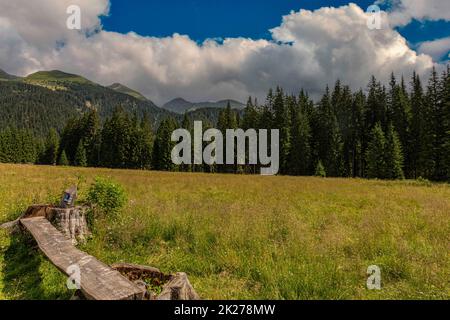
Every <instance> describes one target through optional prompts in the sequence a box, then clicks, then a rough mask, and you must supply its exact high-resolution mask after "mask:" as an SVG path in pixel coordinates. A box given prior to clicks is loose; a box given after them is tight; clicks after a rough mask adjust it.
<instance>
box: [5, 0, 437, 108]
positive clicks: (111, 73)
mask: <svg viewBox="0 0 450 320" xmlns="http://www.w3.org/2000/svg"><path fill="white" fill-rule="evenodd" d="M69 4H79V5H80V7H81V9H82V25H83V28H84V31H83V32H78V31H73V30H68V29H67V28H66V19H67V14H66V8H67V6H68V5H69ZM108 10H109V2H108V1H107V0H78V1H75V0H70V1H69V0H67V1H66V0H34V1H29V0H14V1H10V0H0V68H2V69H5V70H6V71H8V72H11V73H17V74H20V75H25V74H27V73H29V72H32V71H37V70H42V69H47V70H49V69H61V70H64V71H67V72H73V73H78V74H82V75H84V76H86V77H87V78H89V79H92V80H94V81H97V82H99V83H101V84H104V85H107V84H111V83H113V82H121V83H123V84H125V85H127V86H129V87H131V88H134V89H136V90H139V91H141V92H142V93H143V94H145V95H146V96H148V97H149V98H151V99H152V100H154V101H155V102H157V103H159V104H161V103H164V102H166V101H167V100H169V99H171V98H175V97H178V96H181V97H184V98H186V99H189V100H192V101H203V100H219V99H224V98H233V99H239V100H242V101H245V100H246V97H248V96H249V95H252V96H257V97H258V98H260V99H262V98H263V97H264V95H265V93H266V92H267V90H268V89H269V88H270V87H274V86H276V85H281V86H283V87H284V88H286V89H287V90H288V91H290V92H292V93H297V92H298V90H299V89H300V88H301V87H303V88H305V89H307V90H309V91H310V93H311V94H315V93H319V92H322V91H323V88H324V86H325V85H326V84H330V85H332V84H333V83H334V81H335V80H336V79H337V78H340V79H341V80H342V81H343V82H345V83H348V84H350V85H351V86H352V87H353V88H355V89H357V88H360V87H365V86H366V83H367V82H368V80H369V78H370V75H371V74H374V75H375V76H377V77H379V78H380V79H382V80H387V77H388V76H389V74H390V72H391V71H394V72H395V73H396V74H398V75H401V74H405V76H409V74H410V72H412V70H413V69H415V70H416V71H417V72H418V73H419V74H425V73H427V72H428V71H429V69H430V68H431V67H432V66H433V60H432V57H431V56H430V55H429V54H426V53H429V52H427V51H425V50H424V51H423V52H424V53H423V54H418V53H417V52H416V51H414V50H412V49H411V48H410V47H409V46H408V44H407V42H406V40H405V39H404V38H403V37H402V36H401V35H400V34H399V33H398V32H397V31H395V30H394V29H391V28H389V27H386V28H384V29H383V30H369V28H368V27H367V17H368V16H367V14H366V13H365V12H364V11H363V10H362V9H361V8H359V7H358V6H357V5H355V4H349V5H347V6H343V7H340V8H321V9H318V10H315V11H308V10H301V11H299V12H292V13H291V14H289V15H287V16H285V17H283V21H282V23H281V24H280V26H278V27H277V28H274V29H273V30H271V32H272V37H273V39H272V40H271V41H268V40H254V39H246V38H228V39H224V40H223V42H217V41H215V40H207V41H205V42H204V43H202V44H198V43H197V42H196V41H194V40H192V39H190V38H189V37H188V36H184V35H180V34H174V35H173V36H170V37H164V38H157V37H145V36H141V35H138V34H135V33H128V34H120V33H115V32H110V31H105V30H103V29H102V27H101V25H100V20H99V16H101V15H105V14H108ZM92 30H97V31H96V32H94V33H93V32H92ZM86 31H90V32H89V34H88V35H87V34H86Z"/></svg>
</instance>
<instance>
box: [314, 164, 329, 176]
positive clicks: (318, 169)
mask: <svg viewBox="0 0 450 320" xmlns="http://www.w3.org/2000/svg"><path fill="white" fill-rule="evenodd" d="M315 176H316V177H321V178H326V176H327V172H326V170H325V167H324V166H323V164H322V161H321V160H319V162H318V163H317V166H316V171H315Z"/></svg>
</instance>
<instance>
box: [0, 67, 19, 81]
mask: <svg viewBox="0 0 450 320" xmlns="http://www.w3.org/2000/svg"><path fill="white" fill-rule="evenodd" d="M18 79H20V78H19V77H17V76H14V75H12V74H9V73H6V72H5V71H3V70H2V69H0V81H10V80H18Z"/></svg>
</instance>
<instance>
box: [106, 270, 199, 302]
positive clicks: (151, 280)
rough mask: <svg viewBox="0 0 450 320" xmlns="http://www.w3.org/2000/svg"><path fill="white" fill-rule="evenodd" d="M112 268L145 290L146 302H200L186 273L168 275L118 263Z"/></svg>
mask: <svg viewBox="0 0 450 320" xmlns="http://www.w3.org/2000/svg"><path fill="white" fill-rule="evenodd" d="M111 268H113V269H115V270H117V271H119V272H120V273H121V274H122V275H123V276H125V277H127V278H128V279H129V280H130V281H133V282H134V283H136V284H137V285H139V286H142V288H143V289H145V291H146V294H145V297H144V299H145V300H200V297H199V296H198V294H197V293H196V292H195V290H194V288H193V287H192V285H191V283H190V282H189V280H188V277H187V275H186V273H182V272H180V273H177V274H175V275H166V274H164V273H162V272H161V271H160V270H158V269H156V268H152V267H146V266H140V265H135V264H129V263H118V264H114V265H112V266H111Z"/></svg>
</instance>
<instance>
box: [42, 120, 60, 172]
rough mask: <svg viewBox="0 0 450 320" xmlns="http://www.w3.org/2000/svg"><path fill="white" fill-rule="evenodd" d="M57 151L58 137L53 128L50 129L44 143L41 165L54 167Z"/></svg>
mask: <svg viewBox="0 0 450 320" xmlns="http://www.w3.org/2000/svg"><path fill="white" fill-rule="evenodd" d="M58 151H59V136H58V133H57V132H56V130H55V129H54V128H51V129H50V131H49V133H48V135H47V139H46V141H45V151H44V155H43V158H42V161H41V162H42V163H43V164H49V165H56V162H57V160H58Z"/></svg>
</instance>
